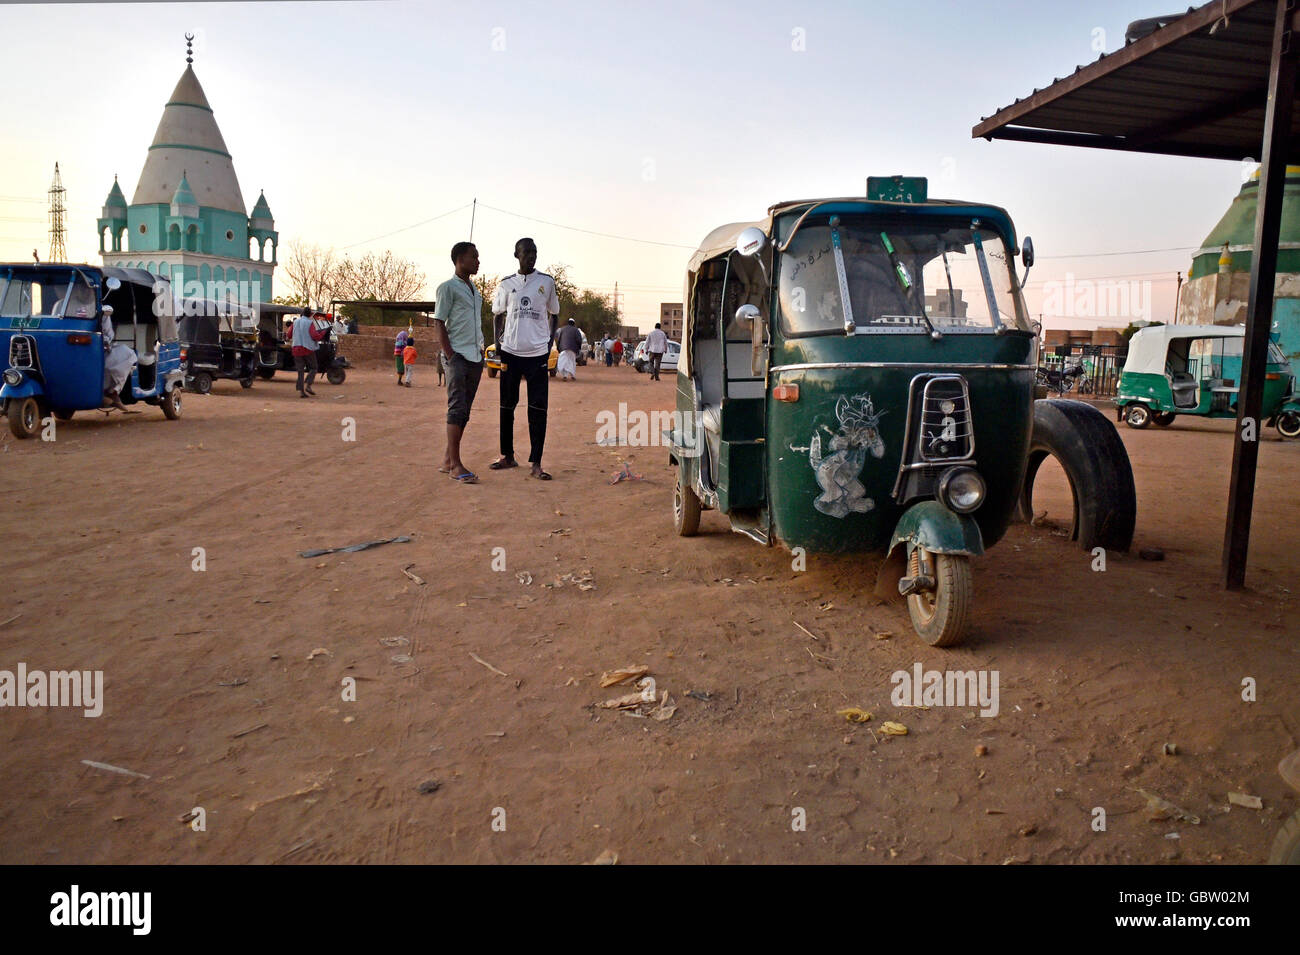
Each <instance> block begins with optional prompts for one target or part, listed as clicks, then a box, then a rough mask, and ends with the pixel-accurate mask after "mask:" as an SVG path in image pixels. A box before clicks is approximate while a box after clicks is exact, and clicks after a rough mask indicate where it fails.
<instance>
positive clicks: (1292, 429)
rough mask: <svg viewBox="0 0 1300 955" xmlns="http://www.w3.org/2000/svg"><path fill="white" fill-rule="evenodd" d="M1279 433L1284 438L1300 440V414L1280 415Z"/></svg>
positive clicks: (1285, 412)
mask: <svg viewBox="0 0 1300 955" xmlns="http://www.w3.org/2000/svg"><path fill="white" fill-rule="evenodd" d="M1277 433H1278V434H1280V435H1281V436H1282V437H1284V438H1300V414H1296V413H1295V412H1294V411H1284V412H1283V413H1282V414H1280V415H1278V416H1277Z"/></svg>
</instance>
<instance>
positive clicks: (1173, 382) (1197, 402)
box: [1115, 325, 1300, 438]
mask: <svg viewBox="0 0 1300 955" xmlns="http://www.w3.org/2000/svg"><path fill="white" fill-rule="evenodd" d="M1245 340H1246V329H1245V327H1244V326H1241V325H1148V326H1147V327H1146V328H1140V329H1138V330H1137V331H1136V332H1134V334H1133V338H1132V339H1131V340H1130V341H1129V345H1128V358H1127V359H1126V360H1125V361H1124V370H1123V372H1122V373H1121V374H1120V378H1119V388H1118V392H1117V394H1116V397H1115V405H1116V407H1117V408H1118V409H1119V410H1118V414H1119V417H1121V418H1122V419H1123V420H1124V422H1125V423H1126V424H1128V426H1129V427H1130V428H1145V427H1146V426H1147V425H1149V424H1150V423H1151V422H1152V421H1154V422H1155V423H1156V424H1158V425H1160V426H1162V427H1168V426H1169V425H1171V424H1173V423H1174V418H1176V417H1177V416H1178V415H1197V416H1199V417H1202V418H1235V417H1237V392H1238V390H1239V387H1240V382H1241V356H1242V350H1243V345H1244V343H1245ZM1261 407H1262V408H1263V412H1262V414H1261V417H1262V419H1263V420H1264V421H1265V422H1266V423H1267V424H1270V425H1273V426H1274V427H1276V428H1277V430H1278V433H1279V434H1281V435H1282V437H1284V438H1296V437H1300V395H1297V394H1296V384H1295V376H1294V375H1293V374H1292V372H1291V363H1290V362H1288V361H1287V359H1286V356H1285V355H1284V354H1283V353H1282V349H1281V348H1279V347H1278V345H1277V343H1276V342H1274V341H1270V342H1269V343H1268V364H1267V367H1266V369H1265V373H1264V401H1263V405H1262V406H1261Z"/></svg>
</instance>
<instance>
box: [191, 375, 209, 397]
mask: <svg viewBox="0 0 1300 955" xmlns="http://www.w3.org/2000/svg"><path fill="white" fill-rule="evenodd" d="M190 387H191V388H193V389H194V392H195V394H200V395H206V394H209V393H210V392H211V391H212V376H211V375H209V374H208V373H207V372H206V371H196V372H195V373H194V377H193V378H191V379H190Z"/></svg>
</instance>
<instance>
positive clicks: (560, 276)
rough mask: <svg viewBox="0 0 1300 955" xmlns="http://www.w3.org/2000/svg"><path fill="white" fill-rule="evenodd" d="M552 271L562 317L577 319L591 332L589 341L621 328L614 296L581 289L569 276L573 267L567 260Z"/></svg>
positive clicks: (584, 329) (575, 321)
mask: <svg viewBox="0 0 1300 955" xmlns="http://www.w3.org/2000/svg"><path fill="white" fill-rule="evenodd" d="M548 271H549V272H550V274H551V277H552V278H554V279H555V294H556V296H557V297H558V298H559V300H560V319H561V320H562V321H567V320H568V319H570V318H571V319H573V321H574V323H575V324H576V325H577V326H578V327H579V328H581V329H582V330H583V331H584V332H586V333H587V340H588V341H595V340H596V339H598V338H603V337H604V336H605V335H606V334H613V333H614V332H615V331H617V329H618V312H617V310H616V309H615V308H614V303H613V302H612V301H610V296H608V295H602V294H600V293H598V292H593V291H592V290H591V289H580V288H578V286H577V285H576V284H575V283H574V282H573V280H572V279H570V278H569V267H568V266H567V265H564V264H563V263H560V264H557V265H553V266H551V267H550V268H549V269H548Z"/></svg>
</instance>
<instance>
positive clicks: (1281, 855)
mask: <svg viewBox="0 0 1300 955" xmlns="http://www.w3.org/2000/svg"><path fill="white" fill-rule="evenodd" d="M1268 864H1269V865H1300V812H1297V813H1295V814H1294V815H1293V816H1291V818H1290V819H1288V820H1287V821H1286V822H1284V823H1283V824H1282V828H1281V829H1280V830H1278V834H1277V835H1276V836H1274V838H1273V849H1272V851H1271V852H1269V854H1268Z"/></svg>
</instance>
